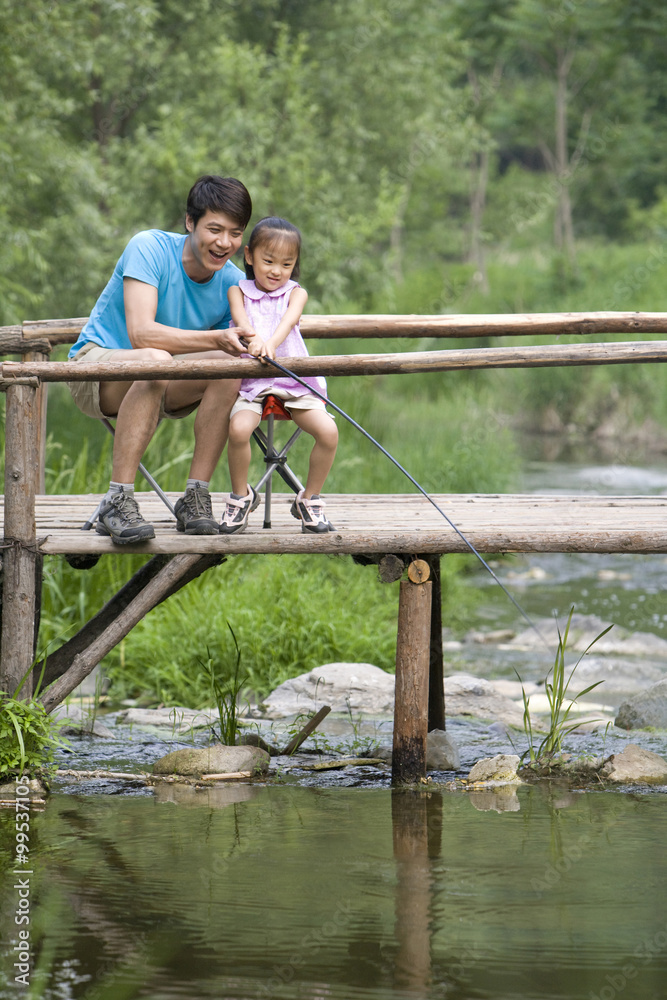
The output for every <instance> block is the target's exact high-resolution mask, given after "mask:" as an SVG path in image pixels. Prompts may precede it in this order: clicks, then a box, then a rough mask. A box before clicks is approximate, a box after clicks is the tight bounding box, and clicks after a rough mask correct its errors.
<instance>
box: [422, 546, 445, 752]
mask: <svg viewBox="0 0 667 1000" xmlns="http://www.w3.org/2000/svg"><path fill="white" fill-rule="evenodd" d="M420 558H422V559H425V560H426V562H427V563H428V564H429V568H430V570H431V580H432V582H433V591H432V594H431V641H430V651H429V677H428V731H429V733H430V732H431V730H433V729H445V687H444V680H443V673H444V668H443V661H442V582H441V576H440V556H438V555H428V556H421V557H420Z"/></svg>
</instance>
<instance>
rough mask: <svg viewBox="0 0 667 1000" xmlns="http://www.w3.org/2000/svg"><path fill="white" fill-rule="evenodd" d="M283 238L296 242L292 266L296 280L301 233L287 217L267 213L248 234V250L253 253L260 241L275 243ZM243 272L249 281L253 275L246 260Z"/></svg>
mask: <svg viewBox="0 0 667 1000" xmlns="http://www.w3.org/2000/svg"><path fill="white" fill-rule="evenodd" d="M283 239H289V240H290V242H292V243H294V244H296V261H295V264H294V267H293V268H292V278H294V280H295V281H296V280H297V279H298V277H299V272H300V266H301V233H300V232H299V230H298V229H297V228H296V226H293V225H292V223H291V222H288V221H287V219H280V218H278V216H276V215H269V216H267V217H266V218H265V219H260V220H259V222H258V223H257V225H256V226H255V227H254V229H253V231H252V232H251V234H250V239H249V240H248V250H249V251H250V253H254V252H255V249H256V248H257V246H258V245H259V244H260V243H270V244H275V243H279V242H281V241H282V240H283ZM245 274H246V278H249V279H250V280H251V281H252V280H253V279H254V277H255V272H254V270H253V266H252V264H249V263H248V262H247V261H245Z"/></svg>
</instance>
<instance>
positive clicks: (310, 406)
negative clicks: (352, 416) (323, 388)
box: [229, 389, 331, 420]
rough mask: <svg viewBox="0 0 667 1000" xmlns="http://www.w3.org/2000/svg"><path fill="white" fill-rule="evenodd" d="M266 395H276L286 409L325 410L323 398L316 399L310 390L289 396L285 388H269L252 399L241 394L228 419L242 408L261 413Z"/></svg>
mask: <svg viewBox="0 0 667 1000" xmlns="http://www.w3.org/2000/svg"><path fill="white" fill-rule="evenodd" d="M267 396H277V398H278V399H280V400H282V402H283V403H284V404H285V409H286V410H288V411H289V410H326V406H325V404H324V400H322V399H318V397H317V396H314V395H313V394H312V393H311V392H307V393H306V394H305V395H304V396H290V394H289V392H287V391H286V390H285V389H269V391H268V392H266V393H264V395H262V396H255V398H254V399H252V400H250V399H243V397H242V396H239V398H238V399H237V400H236V402H235V403H234V405H233V406H232V412H231V413H230V414H229V419H230V420H231V418H232V417H233V416H234V414H235V413H241V412H242V411H243V410H251V411H252V412H253V413H259V414H260V415H261V413H262V410H263V409H264V401H265V399H266V397H267ZM330 415H331V414H330Z"/></svg>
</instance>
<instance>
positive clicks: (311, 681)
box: [260, 663, 394, 719]
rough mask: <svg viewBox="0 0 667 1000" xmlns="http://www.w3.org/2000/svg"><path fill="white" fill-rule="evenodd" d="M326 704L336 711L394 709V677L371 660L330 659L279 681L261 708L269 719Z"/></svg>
mask: <svg viewBox="0 0 667 1000" xmlns="http://www.w3.org/2000/svg"><path fill="white" fill-rule="evenodd" d="M322 705H331V711H332V712H348V711H350V712H368V713H370V714H371V715H381V714H383V713H388V712H393V710H394V677H393V675H392V674H387V673H385V671H384V670H380V668H379V667H374V666H373V665H372V664H371V663H326V664H325V665H324V666H323V667H315V669H314V670H309V671H308V673H306V674H299V676H298V677H292V678H290V680H287V681H285V682H284V683H283V684H281V685H279V687H277V688H276V689H275V691H272V692H271V694H270V695H269V696H268V698H267V699H266V701H265V702H264V704H263V705H261V706H260V709H261V710H262V711H263V712H264V714H265V715H266V716H267V717H268V718H269V719H282V718H285V717H287V716H289V715H298V714H299V713H300V712H315V711H317V709H318V708H320V707H321V706H322Z"/></svg>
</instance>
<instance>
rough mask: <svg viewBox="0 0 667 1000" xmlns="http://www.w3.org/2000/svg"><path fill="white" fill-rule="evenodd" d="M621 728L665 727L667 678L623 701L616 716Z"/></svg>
mask: <svg viewBox="0 0 667 1000" xmlns="http://www.w3.org/2000/svg"><path fill="white" fill-rule="evenodd" d="M616 725H617V726H619V727H620V728H621V729H643V728H644V726H655V727H656V728H658V729H667V678H665V679H664V680H661V681H658V683H657V684H654V685H653V686H652V687H650V688H647V690H646V691H641V692H640V693H639V694H637V695H635V696H634V698H630V699H629V700H628V701H624V702H623V704H622V705H621V707H620V708H619V710H618V715H617V716H616Z"/></svg>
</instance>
